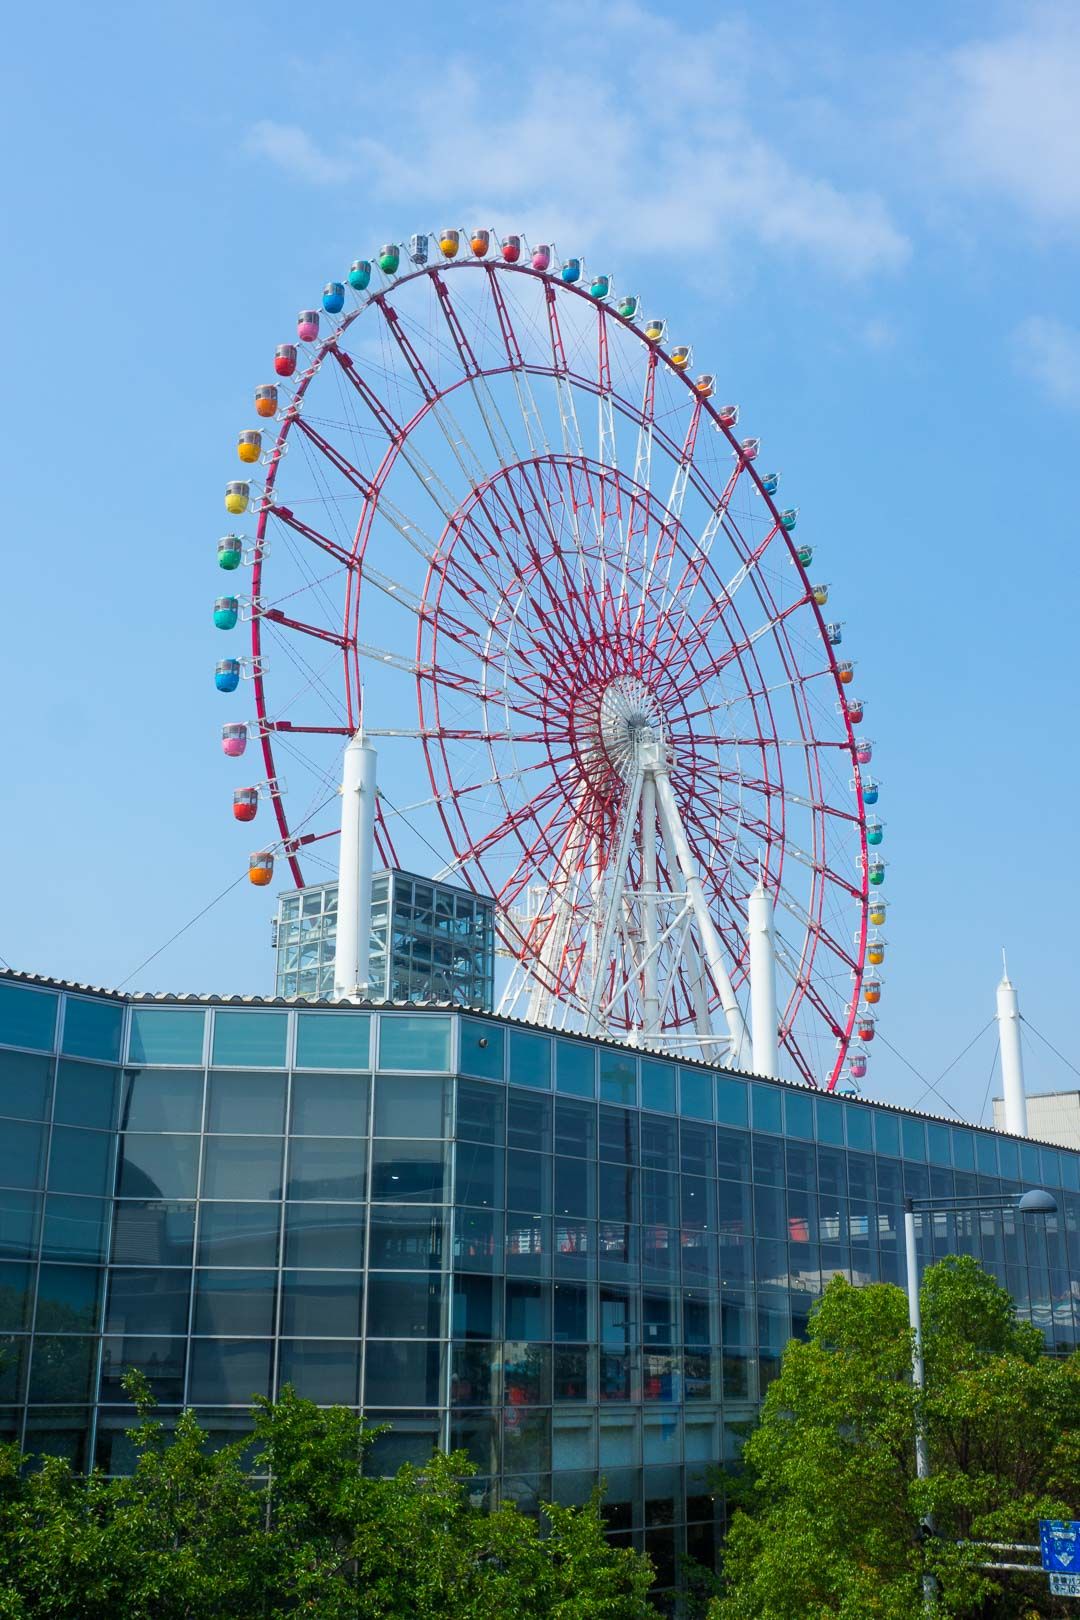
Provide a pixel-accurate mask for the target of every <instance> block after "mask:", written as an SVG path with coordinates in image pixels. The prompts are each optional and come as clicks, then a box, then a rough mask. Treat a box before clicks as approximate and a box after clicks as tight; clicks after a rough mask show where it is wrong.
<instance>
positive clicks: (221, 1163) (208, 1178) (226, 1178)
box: [203, 1136, 281, 1198]
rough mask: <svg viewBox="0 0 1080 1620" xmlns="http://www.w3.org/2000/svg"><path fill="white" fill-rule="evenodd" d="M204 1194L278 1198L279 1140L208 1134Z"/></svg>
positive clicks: (209, 1196)
mask: <svg viewBox="0 0 1080 1620" xmlns="http://www.w3.org/2000/svg"><path fill="white" fill-rule="evenodd" d="M203 1197H204V1198H280V1197H281V1140H280V1138H279V1137H272V1136H208V1137H207V1138H206V1152H205V1157H204V1160H203Z"/></svg>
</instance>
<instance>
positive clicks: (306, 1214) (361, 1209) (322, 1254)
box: [285, 1204, 367, 1270]
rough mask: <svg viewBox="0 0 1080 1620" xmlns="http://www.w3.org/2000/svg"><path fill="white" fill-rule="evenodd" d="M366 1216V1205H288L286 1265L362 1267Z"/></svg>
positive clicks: (286, 1207)
mask: <svg viewBox="0 0 1080 1620" xmlns="http://www.w3.org/2000/svg"><path fill="white" fill-rule="evenodd" d="M366 1218H367V1210H366V1208H365V1206H364V1205H363V1204H286V1205H285V1264H286V1265H287V1266H319V1267H326V1268H335V1267H340V1268H342V1269H346V1270H348V1269H352V1268H354V1267H355V1268H358V1267H360V1266H362V1265H363V1264H364V1223H365V1220H366Z"/></svg>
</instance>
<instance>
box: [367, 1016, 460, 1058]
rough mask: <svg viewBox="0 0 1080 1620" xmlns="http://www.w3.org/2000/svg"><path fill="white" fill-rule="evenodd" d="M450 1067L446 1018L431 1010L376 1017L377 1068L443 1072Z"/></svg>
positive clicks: (448, 1030) (448, 1022)
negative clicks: (377, 1018)
mask: <svg viewBox="0 0 1080 1620" xmlns="http://www.w3.org/2000/svg"><path fill="white" fill-rule="evenodd" d="M449 1067H450V1020H449V1018H446V1017H443V1016H442V1015H439V1014H434V1013H417V1014H410V1013H392V1014H389V1013H384V1014H383V1015H382V1017H381V1018H380V1019H379V1068H380V1069H411V1070H414V1071H417V1072H419V1073H423V1071H424V1070H425V1069H429V1070H432V1071H433V1072H437V1071H440V1070H441V1071H442V1072H443V1073H445V1071H446V1070H447V1069H449Z"/></svg>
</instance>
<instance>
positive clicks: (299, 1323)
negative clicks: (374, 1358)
mask: <svg viewBox="0 0 1080 1620" xmlns="http://www.w3.org/2000/svg"><path fill="white" fill-rule="evenodd" d="M363 1304H364V1281H363V1278H362V1277H358V1276H356V1274H355V1273H354V1272H349V1271H316V1272H310V1271H286V1272H283V1273H282V1279H281V1332H282V1334H284V1335H286V1336H288V1335H294V1336H295V1337H297V1338H326V1339H359V1338H360V1336H361V1331H362V1326H363Z"/></svg>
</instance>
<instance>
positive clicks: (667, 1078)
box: [641, 1058, 675, 1114]
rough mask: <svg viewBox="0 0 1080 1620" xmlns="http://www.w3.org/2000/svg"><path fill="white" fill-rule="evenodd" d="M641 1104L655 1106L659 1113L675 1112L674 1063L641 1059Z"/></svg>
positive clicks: (647, 1106)
mask: <svg viewBox="0 0 1080 1620" xmlns="http://www.w3.org/2000/svg"><path fill="white" fill-rule="evenodd" d="M641 1105H642V1107H643V1108H655V1109H658V1110H659V1111H660V1112H661V1113H665V1114H673V1113H674V1112H675V1065H674V1064H673V1063H656V1062H655V1061H654V1060H653V1059H652V1058H642V1060H641Z"/></svg>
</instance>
